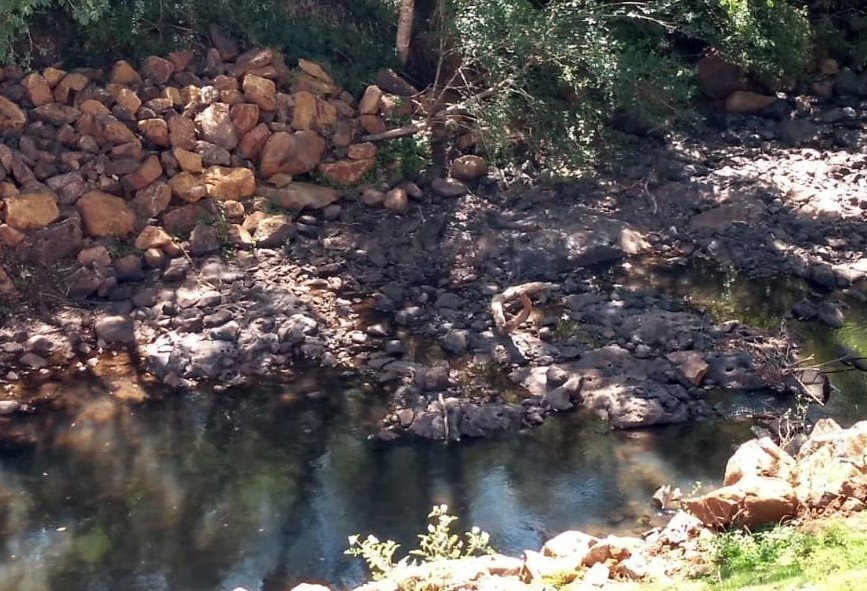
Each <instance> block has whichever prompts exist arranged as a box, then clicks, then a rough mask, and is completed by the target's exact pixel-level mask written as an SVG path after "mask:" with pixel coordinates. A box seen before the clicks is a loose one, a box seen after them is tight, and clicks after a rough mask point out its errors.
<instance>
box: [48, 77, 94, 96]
mask: <svg viewBox="0 0 867 591" xmlns="http://www.w3.org/2000/svg"><path fill="white" fill-rule="evenodd" d="M89 82H90V80H88V79H87V76H85V75H84V74H81V73H79V72H70V73H69V74H67V75H66V76H64V77H63V79H62V80H61V81H60V82H59V83H58V84H57V86H56V87H55V88H54V100H55V101H57V102H58V103H61V104H66V103H68V102H69V101H70V100H71V99H72V95H73V93H79V92H81V91H82V90H84V89H85V88H86V87H87V85H88V83H89Z"/></svg>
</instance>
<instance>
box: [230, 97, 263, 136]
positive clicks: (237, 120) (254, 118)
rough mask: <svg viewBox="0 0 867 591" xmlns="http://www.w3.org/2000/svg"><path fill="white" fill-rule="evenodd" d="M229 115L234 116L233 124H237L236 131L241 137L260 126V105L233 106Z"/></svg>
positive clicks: (244, 104)
mask: <svg viewBox="0 0 867 591" xmlns="http://www.w3.org/2000/svg"><path fill="white" fill-rule="evenodd" d="M229 114H230V115H231V116H232V123H234V124H235V129H237V130H238V134H239V135H241V136H243V135H244V134H246V133H247V132H248V131H250V130H251V129H253V128H254V127H256V125H258V124H259V106H258V105H253V104H250V103H243V104H240V105H232V108H231V109H230V110H229Z"/></svg>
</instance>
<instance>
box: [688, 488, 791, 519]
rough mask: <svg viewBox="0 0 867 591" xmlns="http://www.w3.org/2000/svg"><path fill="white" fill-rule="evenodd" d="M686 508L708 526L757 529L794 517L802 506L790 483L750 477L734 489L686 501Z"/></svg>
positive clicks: (720, 490)
mask: <svg viewBox="0 0 867 591" xmlns="http://www.w3.org/2000/svg"><path fill="white" fill-rule="evenodd" d="M684 506H685V507H686V508H687V510H688V511H689V512H690V513H692V514H693V515H695V516H696V517H697V518H698V519H699V520H701V522H702V523H703V524H705V525H707V526H709V527H717V528H723V527H728V526H730V525H737V526H742V527H745V528H747V529H751V530H754V529H755V528H756V527H759V526H761V525H766V524H770V523H779V522H781V521H782V520H783V519H785V518H787V517H792V516H794V515H795V514H796V513H797V511H798V506H799V503H798V499H797V497H796V495H795V489H794V488H793V487H792V484H791V483H789V482H787V481H785V480H783V479H781V478H769V477H764V476H748V477H745V478H742V479H741V480H738V481H737V482H736V483H735V484H733V485H731V486H724V487H722V488H718V489H716V490H713V491H711V492H709V493H708V494H706V495H703V496H701V497H697V498H693V499H686V500H684Z"/></svg>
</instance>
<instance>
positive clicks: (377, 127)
mask: <svg viewBox="0 0 867 591" xmlns="http://www.w3.org/2000/svg"><path fill="white" fill-rule="evenodd" d="M359 119H360V123H361V128H362V129H363V130H364V131H366V132H367V133H382V132H383V131H385V130H387V129H388V127H386V125H385V121H383V120H382V117H380V116H379V115H362V116H361V117H360V118H359Z"/></svg>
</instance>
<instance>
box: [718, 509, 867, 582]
mask: <svg viewBox="0 0 867 591" xmlns="http://www.w3.org/2000/svg"><path fill="white" fill-rule="evenodd" d="M865 550H867V532H865V531H864V530H863V529H856V528H852V527H850V526H849V525H844V524H842V523H832V524H830V525H828V526H826V527H825V529H823V530H822V531H820V532H818V533H807V532H804V531H801V530H798V529H795V528H793V527H777V528H774V529H771V530H767V531H761V532H757V533H754V534H748V533H743V532H729V533H725V534H721V535H720V536H718V537H717V538H716V541H715V545H714V549H713V552H714V557H715V562H716V565H717V568H718V573H717V574H718V581H716V582H714V585H713V588H714V589H720V590H727V589H742V588H744V587H748V586H749V587H750V588H752V586H754V585H761V584H769V585H772V587H771V588H774V589H794V588H801V584H803V583H807V582H810V583H813V584H821V583H825V582H827V584H825V585H817V586H815V587H811V588H816V589H840V588H844V587H840V586H836V583H831V582H830V581H832V580H834V578H835V577H836V576H838V575H839V574H841V573H845V572H846V571H859V572H861V575H860V576H863V571H862V570H861V569H864V568H865V567H867V553H865ZM855 580H857V578H856V579H855Z"/></svg>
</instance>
